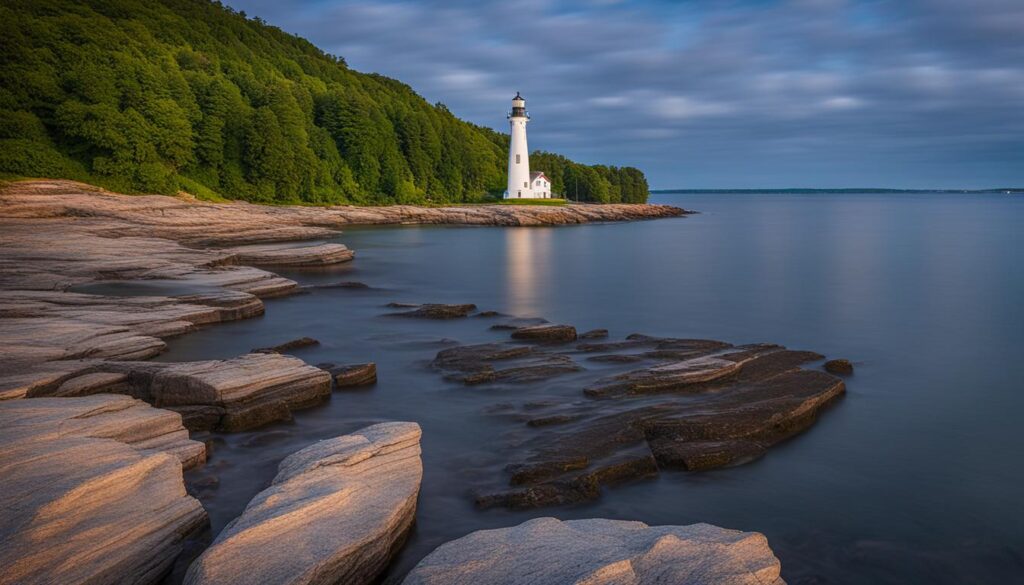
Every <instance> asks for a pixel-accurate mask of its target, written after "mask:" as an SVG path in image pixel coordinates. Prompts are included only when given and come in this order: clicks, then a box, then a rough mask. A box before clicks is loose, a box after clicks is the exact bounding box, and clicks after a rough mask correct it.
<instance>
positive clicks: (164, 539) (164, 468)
mask: <svg viewBox="0 0 1024 585" xmlns="http://www.w3.org/2000/svg"><path fill="white" fill-rule="evenodd" d="M204 457H205V447H204V446H203V444H202V443H198V442H196V441H190V440H189V439H188V433H187V431H185V429H184V428H183V427H182V425H181V417H180V416H179V415H177V414H176V413H173V412H168V411H164V410H158V409H155V408H152V407H150V406H148V405H146V404H145V403H143V402H141V401H139V400H135V399H132V398H129V397H126V396H115V395H97V396H87V397H83V398H31V399H25V400H13V401H7V402H3V403H0V509H3V510H4V512H3V522H0V567H3V570H2V571H0V583H3V584H5V585H6V584H12V585H13V584H19V585H25V584H36V583H38V584H51V583H131V584H150V583H157V582H159V581H160V579H161V578H162V577H163V575H164V574H165V573H166V572H167V571H168V570H169V569H170V567H171V564H172V563H173V561H174V559H175V557H177V555H178V553H179V552H180V551H181V549H182V543H183V541H184V539H185V538H186V537H187V536H188V535H189V534H191V533H193V532H195V531H197V530H198V529H200V528H201V527H202V526H203V525H204V524H205V523H206V513H205V511H204V510H203V508H202V506H200V504H199V502H198V501H197V500H195V499H194V498H192V497H190V496H188V495H187V494H186V493H185V485H184V482H183V480H182V466H183V465H185V466H189V465H194V464H196V463H198V462H200V461H202V460H203V459H204Z"/></svg>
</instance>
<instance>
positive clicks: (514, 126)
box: [505, 92, 533, 199]
mask: <svg viewBox="0 0 1024 585" xmlns="http://www.w3.org/2000/svg"><path fill="white" fill-rule="evenodd" d="M529 121H530V114H529V113H527V111H526V100H525V99H523V97H522V96H521V95H519V92H516V97H514V98H512V111H511V112H509V114H508V125H509V133H510V136H509V144H508V190H507V191H505V198H506V199H528V198H531V197H533V189H532V188H531V187H530V150H529V148H528V147H527V146H526V124H527V122H529Z"/></svg>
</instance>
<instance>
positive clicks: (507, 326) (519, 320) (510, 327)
mask: <svg viewBox="0 0 1024 585" xmlns="http://www.w3.org/2000/svg"><path fill="white" fill-rule="evenodd" d="M547 322H548V320H547V319H541V318H539V317H513V318H511V319H506V320H504V321H502V322H501V323H497V324H495V325H491V329H493V330H495V331H515V330H516V329H521V328H523V327H529V326H531V325H543V324H545V323H547Z"/></svg>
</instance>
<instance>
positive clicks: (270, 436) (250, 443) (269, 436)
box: [241, 429, 294, 449]
mask: <svg viewBox="0 0 1024 585" xmlns="http://www.w3.org/2000/svg"><path fill="white" fill-rule="evenodd" d="M293 435H294V433H293V432H292V431H290V430H285V429H277V430H273V431H263V432H258V433H254V434H253V435H252V436H250V437H248V438H247V439H245V440H244V441H242V443H241V446H242V447H245V448H246V449H259V448H263V447H266V446H267V445H273V444H274V443H276V442H278V441H282V440H284V439H287V438H290V437H292V436H293Z"/></svg>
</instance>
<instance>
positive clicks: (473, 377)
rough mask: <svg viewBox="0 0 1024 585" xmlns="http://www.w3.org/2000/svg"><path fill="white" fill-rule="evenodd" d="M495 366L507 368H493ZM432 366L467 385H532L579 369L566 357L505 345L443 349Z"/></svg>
mask: <svg viewBox="0 0 1024 585" xmlns="http://www.w3.org/2000/svg"><path fill="white" fill-rule="evenodd" d="M496 362H501V363H502V364H507V366H506V367H504V368H497V367H495V363H496ZM433 366H434V367H435V368H438V369H440V370H445V371H446V373H447V378H448V379H450V380H455V381H459V382H462V383H464V384H467V385H475V384H484V383H489V382H509V383H527V382H536V381H539V380H545V379H547V378H551V377H554V376H559V375H562V374H567V373H571V372H578V371H580V370H582V369H583V368H581V367H580V366H579V364H577V363H575V362H574V361H573V360H572V358H570V357H569V356H565V355H558V354H550V353H546V352H542V351H538V350H537V349H534V348H532V347H530V346H527V345H515V344H506V343H483V344H479V345H460V346H458V347H451V348H448V349H443V350H441V351H440V352H438V353H437V356H436V357H435V358H434V362H433Z"/></svg>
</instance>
